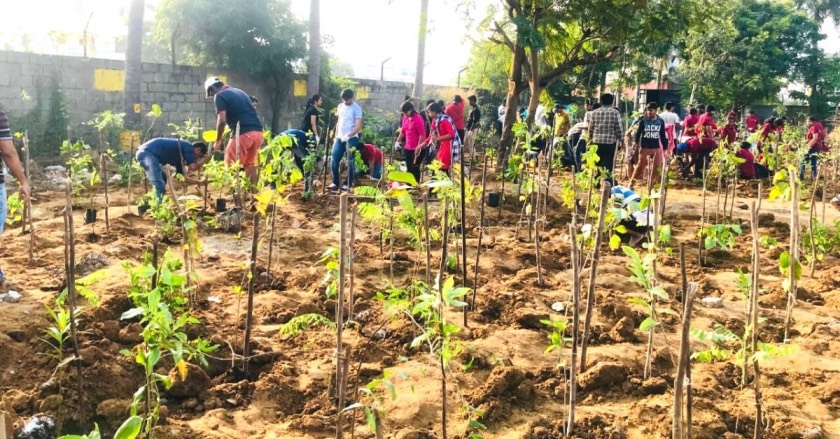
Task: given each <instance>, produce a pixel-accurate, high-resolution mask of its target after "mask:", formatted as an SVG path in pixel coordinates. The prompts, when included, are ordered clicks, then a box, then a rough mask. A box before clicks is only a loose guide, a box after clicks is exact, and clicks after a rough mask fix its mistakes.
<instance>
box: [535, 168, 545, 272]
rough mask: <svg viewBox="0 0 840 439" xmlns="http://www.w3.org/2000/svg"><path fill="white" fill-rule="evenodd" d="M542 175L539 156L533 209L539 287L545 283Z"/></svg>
mask: <svg viewBox="0 0 840 439" xmlns="http://www.w3.org/2000/svg"><path fill="white" fill-rule="evenodd" d="M541 175H542V161H540V158H539V156H537V175H536V180H537V202H536V206H535V208H534V209H532V210H534V211H535V212H536V213H535V214H534V237H535V238H534V250H535V252H536V260H537V286H539V287H542V286H544V285H545V284H544V283H543V277H542V258H541V257H540V222H541V221H542V216H541V215H540V194H541V193H542V183H540V176H541Z"/></svg>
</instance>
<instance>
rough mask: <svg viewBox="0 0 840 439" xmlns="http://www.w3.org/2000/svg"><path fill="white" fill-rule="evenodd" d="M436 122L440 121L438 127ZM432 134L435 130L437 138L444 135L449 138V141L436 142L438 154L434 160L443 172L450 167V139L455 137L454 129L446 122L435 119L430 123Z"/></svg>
mask: <svg viewBox="0 0 840 439" xmlns="http://www.w3.org/2000/svg"><path fill="white" fill-rule="evenodd" d="M438 121H440V126H439V127H438V123H439V122H438ZM431 130H432V132H435V130H437V133H438V137H443V136H445V135H447V134H448V135H449V136H451V137H450V138H449V140H441V141H440V142H438V153H437V157H435V158H436V159H438V160H439V161H440V162H441V163H443V166H441V167H440V168H441V169H443V170H446V169H449V167H450V166H451V165H452V139H453V138H454V137H455V129H454V128H453V127H452V124H450V123H449V121H448V120H441V119H435V120H433V121H432V129H431Z"/></svg>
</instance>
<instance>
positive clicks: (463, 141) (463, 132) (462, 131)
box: [455, 130, 467, 145]
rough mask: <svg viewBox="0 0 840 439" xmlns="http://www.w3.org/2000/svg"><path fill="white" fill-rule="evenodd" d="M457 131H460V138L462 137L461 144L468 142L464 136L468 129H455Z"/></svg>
mask: <svg viewBox="0 0 840 439" xmlns="http://www.w3.org/2000/svg"><path fill="white" fill-rule="evenodd" d="M455 131H457V132H458V138H460V139H461V145H463V144H464V143H466V142H467V141H466V139H465V138H464V135H465V133H466V131H464V130H455Z"/></svg>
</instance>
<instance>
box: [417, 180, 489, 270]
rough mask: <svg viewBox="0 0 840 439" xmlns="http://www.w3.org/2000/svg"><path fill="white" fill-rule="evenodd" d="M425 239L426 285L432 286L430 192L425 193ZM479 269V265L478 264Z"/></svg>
mask: <svg viewBox="0 0 840 439" xmlns="http://www.w3.org/2000/svg"><path fill="white" fill-rule="evenodd" d="M423 237H424V238H425V239H426V285H431V284H432V250H431V245H432V240H431V238H430V237H429V191H423ZM476 268H478V264H476Z"/></svg>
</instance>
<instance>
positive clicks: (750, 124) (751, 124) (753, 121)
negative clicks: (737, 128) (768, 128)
mask: <svg viewBox="0 0 840 439" xmlns="http://www.w3.org/2000/svg"><path fill="white" fill-rule="evenodd" d="M759 123H760V122H759V120H758V116H756V115H754V114H753V115H750V116H749V117H747V131H749V132H751V133H754V132H756V130H758V124H759Z"/></svg>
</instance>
